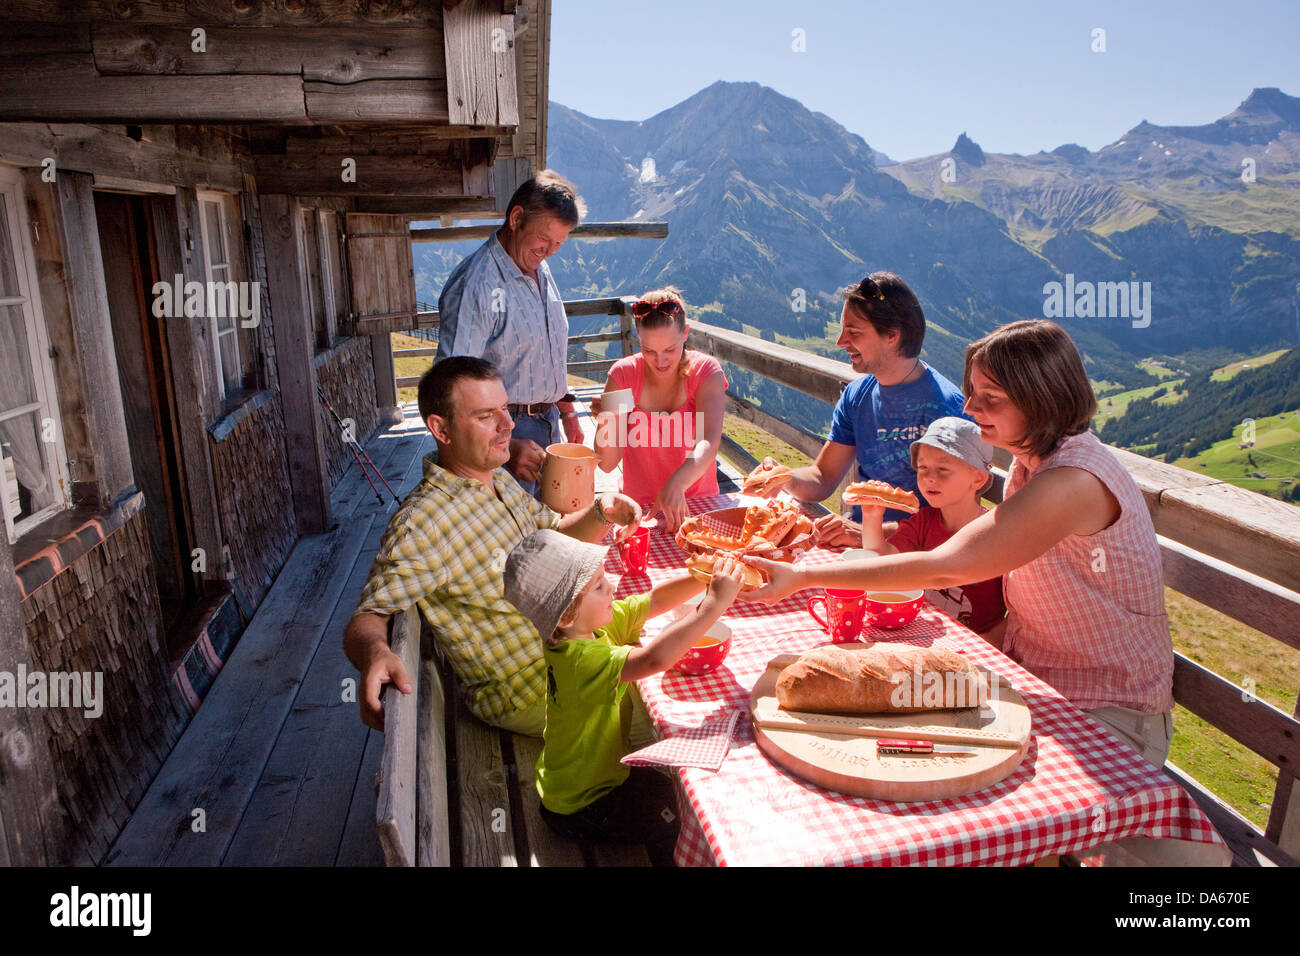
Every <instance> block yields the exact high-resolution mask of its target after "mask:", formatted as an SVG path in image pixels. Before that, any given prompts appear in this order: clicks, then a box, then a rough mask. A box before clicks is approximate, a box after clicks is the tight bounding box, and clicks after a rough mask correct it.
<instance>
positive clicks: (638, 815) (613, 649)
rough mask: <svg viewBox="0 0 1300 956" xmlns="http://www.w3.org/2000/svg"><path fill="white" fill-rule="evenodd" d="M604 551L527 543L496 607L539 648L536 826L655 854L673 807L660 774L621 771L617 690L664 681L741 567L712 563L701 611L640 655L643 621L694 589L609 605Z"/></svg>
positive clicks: (671, 588) (531, 539)
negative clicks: (528, 626)
mask: <svg viewBox="0 0 1300 956" xmlns="http://www.w3.org/2000/svg"><path fill="white" fill-rule="evenodd" d="M605 551H606V549H605V548H603V547H600V546H598V545H594V544H585V543H583V542H581V541H576V540H574V539H573V538H570V537H568V536H567V535H564V534H560V533H559V532H556V531H550V530H545V531H537V532H534V533H533V534H530V535H529V536H528V537H526V538H525V539H524V540H523V541H521V542H520V543H519V545H518V546H517V547H516V548H515V549H514V550H513V551H512V552H510V556H509V558H508V559H507V560H506V568H505V596H506V599H507V600H508V601H510V602H511V603H512V604H514V605H515V606H516V607H517V608H519V610H520V611H521V612H522V613H523V614H524V616H525V617H527V618H528V619H529V620H531V621H532V622H533V624H534V625H535V626H536V627H537V631H538V633H539V634H540V635H542V638H543V641H544V642H545V645H546V647H545V650H544V657H545V660H546V684H547V692H546V730H545V733H544V735H543V745H542V754H541V756H540V757H539V758H538V760H537V792H538V794H539V795H540V796H541V799H542V818H543V819H545V820H546V822H547V823H548V824H549V825H550V826H551V828H552V829H553V830H555V831H557V832H558V833H560V834H561V835H563V836H566V837H568V838H570V839H574V840H584V841H602V840H604V841H615V842H625V843H646V844H652V845H653V844H660V845H662V844H666V843H668V842H669V841H671V840H675V839H676V834H677V829H678V824H677V823H676V815H675V812H674V811H675V809H676V799H675V796H674V792H673V786H672V781H670V780H669V779H668V778H667V777H665V776H664V775H663V774H661V773H659V772H657V771H655V770H653V769H651V768H649V767H627V766H625V765H623V764H622V763H620V761H621V759H622V758H623V757H624V756H625V755H626V754H627V753H628V749H629V748H628V731H629V729H630V727H631V722H632V701H631V698H629V697H628V695H627V685H628V684H629V683H630V682H631V681H635V680H640V679H641V678H643V677H649V676H650V675H652V674H657V673H659V672H660V671H664V670H667V669H668V668H669V667H671V666H672V665H673V664H675V663H676V662H677V660H678V659H679V658H680V657H681V656H682V655H683V654H685V653H686V652H687V651H688V650H690V648H691V646H692V645H693V644H694V643H695V642H696V641H697V640H699V639H700V638H701V637H702V636H703V635H704V632H705V631H707V630H708V629H709V628H710V627H712V626H713V624H714V622H716V621H717V620H718V618H720V617H721V616H722V613H723V611H725V610H726V609H727V608H728V607H730V606H731V603H732V602H733V601H734V600H735V599H736V595H737V594H738V593H740V584H741V581H740V574H741V567H742V566H741V565H740V563H739V562H737V561H736V560H735V559H733V558H725V559H724V560H723V561H720V562H719V565H718V568H717V570H716V573H715V574H714V576H713V580H712V582H711V583H710V584H709V589H708V593H707V594H706V595H705V597H704V600H703V601H701V602H700V606H699V607H698V608H697V609H696V610H695V611H693V612H692V613H690V614H687V615H686V616H684V617H682V618H681V619H680V620H677V621H674V622H673V623H671V624H669V625H668V626H667V627H665V628H664V629H663V631H662V633H660V635H659V637H658V638H657V639H656V640H655V641H654V643H653V644H651V645H650V646H648V647H634V646H630V645H631V644H632V642H634V641H635V640H636V639H637V638H638V637H639V635H640V633H641V627H642V625H644V624H645V622H646V620H648V619H649V618H651V617H655V616H657V615H659V614H663V613H664V612H665V611H670V610H672V609H673V608H675V607H677V606H678V605H679V604H681V603H682V602H683V601H686V600H687V599H688V598H691V597H694V596H695V595H696V594H698V593H699V591H700V589H701V587H702V585H701V584H700V583H699V582H698V581H696V580H695V579H694V578H692V577H690V576H689V575H683V576H682V577H680V578H674V579H673V580H671V581H666V582H664V583H663V584H660V585H658V586H656V587H655V588H654V589H653V590H652V591H650V592H649V593H647V594H637V595H634V596H632V597H629V598H625V599H623V600H621V601H615V600H614V590H615V584H614V582H613V581H612V580H611V579H610V578H609V577H608V576H606V574H605V573H604V571H603V570H602V565H603V564H604V562H605Z"/></svg>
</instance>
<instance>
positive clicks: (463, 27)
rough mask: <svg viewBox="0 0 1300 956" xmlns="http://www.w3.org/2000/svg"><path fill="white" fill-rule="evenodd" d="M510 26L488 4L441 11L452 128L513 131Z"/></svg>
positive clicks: (481, 0) (484, 0)
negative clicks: (479, 125) (487, 126)
mask: <svg viewBox="0 0 1300 956" xmlns="http://www.w3.org/2000/svg"><path fill="white" fill-rule="evenodd" d="M514 38H515V20H514V17H512V16H507V15H503V14H502V13H501V8H500V6H499V5H497V4H493V3H492V2H490V0H465V2H463V3H458V4H456V5H455V6H447V5H446V4H444V8H443V46H444V52H445V54H446V65H447V72H446V77H447V94H448V95H447V99H448V103H449V111H450V118H449V121H450V122H451V123H452V124H453V125H460V124H464V123H488V124H493V125H501V126H518V125H519V103H518V99H517V96H518V94H517V91H516V82H515V54H514Z"/></svg>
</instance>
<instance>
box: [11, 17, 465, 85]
mask: <svg viewBox="0 0 1300 956" xmlns="http://www.w3.org/2000/svg"><path fill="white" fill-rule="evenodd" d="M192 29H193V28H192V27H190V26H188V25H186V26H161V25H154V24H136V23H101V24H96V25H95V27H94V36H93V49H94V53H95V66H96V68H97V69H98V70H99V72H100V73H102V74H104V75H106V76H112V75H119V74H130V75H169V76H175V75H193V76H221V75H227V74H239V73H244V74H262V75H268V76H269V75H277V74H279V75H297V76H301V77H302V78H303V79H306V80H317V81H320V82H324V83H340V84H347V83H356V82H358V81H361V80H379V79H386V80H405V79H413V80H414V79H427V78H432V77H443V76H446V69H447V68H446V63H445V61H444V54H443V49H442V30H441V28H438V27H412V26H402V27H396V26H377V27H356V26H348V27H342V26H316V27H312V28H311V29H310V30H304V29H303V28H302V27H258V28H252V29H250V28H247V27H221V26H212V27H204V30H205V37H204V45H203V46H204V48H203V49H202V50H201V51H196V50H195V49H194V38H193V36H192V33H191V30H192ZM31 52H34V51H31Z"/></svg>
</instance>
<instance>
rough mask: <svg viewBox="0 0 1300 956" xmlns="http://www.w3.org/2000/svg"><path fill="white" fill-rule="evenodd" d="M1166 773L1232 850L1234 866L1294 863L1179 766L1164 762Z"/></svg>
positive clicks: (1294, 863) (1243, 818) (1286, 864)
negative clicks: (1198, 808) (1190, 798)
mask: <svg viewBox="0 0 1300 956" xmlns="http://www.w3.org/2000/svg"><path fill="white" fill-rule="evenodd" d="M1164 771H1165V773H1167V774H1168V775H1169V776H1171V777H1173V778H1174V779H1175V780H1177V781H1178V783H1179V785H1180V786H1181V787H1182V788H1183V789H1184V790H1186V791H1187V792H1188V793H1189V794H1190V795H1191V797H1192V799H1193V800H1195V801H1196V803H1197V804H1198V805H1199V806H1200V808H1201V809H1202V810H1203V811H1205V815H1206V816H1207V817H1209V818H1210V822H1211V823H1213V824H1214V829H1216V830H1218V831H1219V836H1221V837H1223V841H1224V842H1225V843H1226V844H1227V845H1228V849H1230V850H1232V856H1233V862H1232V865H1233V866H1250V867H1257V866H1297V865H1300V864H1297V862H1296V861H1295V860H1294V859H1292V858H1291V857H1289V856H1288V855H1287V854H1286V853H1285V852H1283V851H1282V850H1280V849H1279V848H1278V847H1277V846H1275V845H1274V844H1272V843H1270V842H1269V841H1268V840H1267V839H1266V838H1265V837H1264V835H1263V834H1262V833H1260V832H1259V830H1257V829H1255V826H1254V824H1252V823H1251V822H1250V821H1249V820H1247V819H1246V818H1245V817H1243V816H1242V815H1241V814H1239V813H1238V812H1237V811H1236V810H1234V809H1233V808H1232V807H1230V806H1228V805H1227V804H1226V803H1224V802H1223V801H1222V800H1220V799H1219V798H1218V796H1216V795H1215V794H1214V793H1212V792H1211V791H1209V790H1206V789H1205V787H1204V786H1202V784H1201V783H1200V782H1199V781H1198V780H1196V779H1195V778H1194V777H1192V776H1191V775H1189V774H1188V773H1187V772H1186V771H1184V770H1183V769H1181V768H1180V767H1178V766H1176V765H1174V764H1172V763H1166V764H1165V767H1164Z"/></svg>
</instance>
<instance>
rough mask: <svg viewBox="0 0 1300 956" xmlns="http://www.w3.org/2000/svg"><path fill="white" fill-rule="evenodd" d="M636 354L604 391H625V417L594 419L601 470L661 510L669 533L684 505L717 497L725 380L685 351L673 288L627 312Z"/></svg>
mask: <svg viewBox="0 0 1300 956" xmlns="http://www.w3.org/2000/svg"><path fill="white" fill-rule="evenodd" d="M632 315H633V317H634V318H635V319H636V330H637V336H638V337H639V338H640V340H641V351H640V352H639V353H638V354H636V355H629V356H628V357H627V358H625V359H622V360H620V361H618V362H616V363H614V367H613V368H611V369H610V370H609V378H608V380H607V381H606V382H605V391H606V392H612V391H616V390H618V389H624V388H627V389H631V390H632V398H633V401H634V403H635V407H634V408H633V409H632V410H631V411H630V412H628V413H626V414H616V413H615V412H613V411H608V412H607V411H604V410H603V409H601V408H600V405H599V402H593V403H592V411H593V412H595V413H597V422H598V427H597V429H596V442H595V446H596V455H597V456H598V458H599V460H600V467H601V470H602V471H607V472H608V471H613V470H614V468H615V467H616V466H617V465H618V464H619V462H620V461H621V462H622V463H623V485H622V491H623V493H624V494H625V495H627V496H628V497H630V498H633V499H635V500H636V501H637V502H638V503H639V504H641V505H648V507H646V509H645V516H646V518H651V517H653V516H654V515H655V513H656V512H659V511H662V512H663V514H664V517H665V519H666V520H667V528H668V531H669V532H676V531H677V528H678V527H679V526H680V525H681V523H682V521H684V520H685V519H686V517H687V515H688V514H690V512H689V510H688V509H687V506H686V499H687V498H695V497H699V496H701V495H716V494H717V493H718V471H717V461H718V446H719V445H720V444H722V413H723V410H724V408H725V407H726V397H725V392H726V389H727V379H726V376H725V375H724V374H723V372H722V366H721V365H719V364H718V360H717V359H715V358H713V357H712V356H711V355H705V354H703V353H701V352H695V351H690V350H687V348H686V336H687V333H688V332H689V328H688V326H687V325H686V304H685V302H683V301H682V297H681V293H679V292H678V291H677V290H676V289H674V288H671V287H669V288H666V289H657V290H655V291H654V292H647V293H646V294H645V295H644V296H642V297H641V299H640V300H639V301H637V302H635V303H633V305H632Z"/></svg>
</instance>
